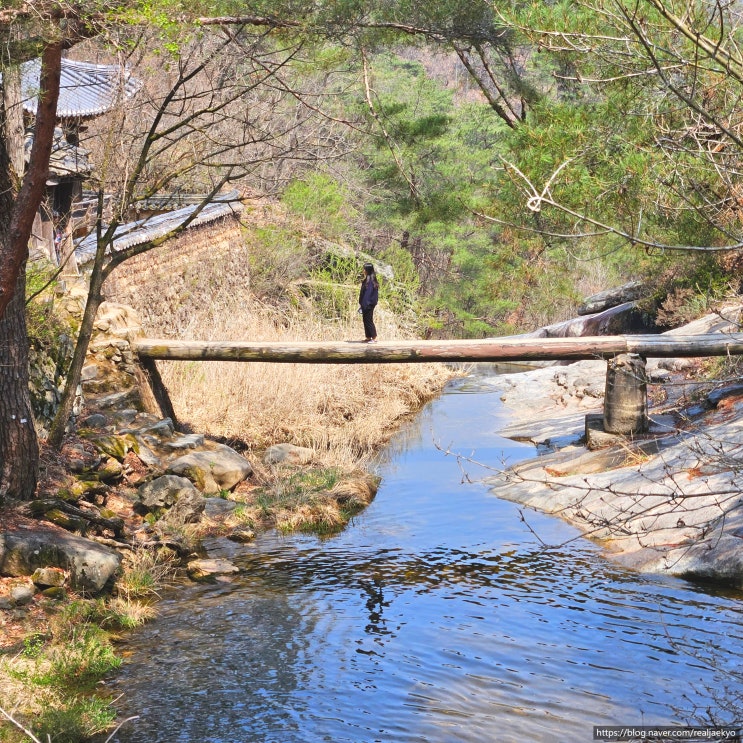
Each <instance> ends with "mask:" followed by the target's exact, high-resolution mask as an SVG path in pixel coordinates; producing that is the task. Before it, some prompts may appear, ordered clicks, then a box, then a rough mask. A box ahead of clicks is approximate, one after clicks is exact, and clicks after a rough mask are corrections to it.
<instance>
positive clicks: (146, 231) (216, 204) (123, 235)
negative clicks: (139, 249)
mask: <svg viewBox="0 0 743 743" xmlns="http://www.w3.org/2000/svg"><path fill="white" fill-rule="evenodd" d="M190 198H191V199H196V198H198V200H199V201H198V203H195V204H192V205H190V206H186V207H183V208H181V209H176V210H175V211H170V212H166V213H164V214H157V215H155V216H149V217H145V218H144V219H138V220H136V221H134V222H129V223H128V224H122V225H121V226H120V227H118V229H117V230H116V232H115V234H114V239H113V245H112V246H111V249H112V250H113V251H118V250H125V249H126V248H130V247H133V246H135V245H143V244H144V243H147V242H150V241H151V240H156V239H158V238H160V237H163V236H165V235H167V234H168V233H171V232H173V231H174V230H176V229H177V228H178V227H180V226H181V225H183V224H184V223H186V222H187V221H188V226H189V227H199V226H201V225H204V224H209V223H210V222H214V221H216V220H218V219H221V218H222V217H228V216H230V215H233V214H238V213H239V212H240V211H242V208H243V206H242V202H241V201H240V195H239V193H238V192H237V191H230V192H229V193H225V194H220V195H218V196H216V197H214V199H213V201H211V202H210V203H208V204H207V205H206V206H204V207H203V208H202V209H201V211H199V213H198V214H196V216H194V212H196V211H197V209H199V207H200V206H201V204H203V202H204V198H205V197H204V196H201V197H197V196H195V195H191V196H190ZM95 253H96V236H95V234H90V235H88V236H87V237H85V238H83V239H82V240H80V241H79V242H78V243H77V244H76V246H75V258H76V259H77V262H78V263H79V264H80V265H81V266H82V265H83V264H85V263H88V262H89V261H91V260H93V258H94V257H95Z"/></svg>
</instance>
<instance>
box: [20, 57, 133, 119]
mask: <svg viewBox="0 0 743 743" xmlns="http://www.w3.org/2000/svg"><path fill="white" fill-rule="evenodd" d="M40 74H41V60H39V59H32V60H30V61H29V62H24V64H23V67H22V70H21V81H22V94H23V99H24V100H23V108H24V109H25V110H26V111H28V113H31V114H35V113H36V107H37V104H38V90H39V76H40ZM141 87H142V83H141V81H139V80H137V78H134V77H132V76H131V75H130V74H129V72H128V71H127V70H126V69H125V68H122V67H119V66H118V65H99V64H92V63H90V62H76V61H75V60H72V59H63V60H62V77H61V80H60V86H59V101H58V103H57V118H58V119H86V118H92V117H94V116H100V115H101V114H104V113H106V112H107V111H110V110H111V109H112V108H114V107H115V106H117V105H118V104H120V103H122V102H123V101H126V100H128V99H130V98H131V97H132V96H134V95H135V94H136V93H137V91H138V90H139V89H140V88H141Z"/></svg>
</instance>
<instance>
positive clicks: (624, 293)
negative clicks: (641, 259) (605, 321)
mask: <svg viewBox="0 0 743 743" xmlns="http://www.w3.org/2000/svg"><path fill="white" fill-rule="evenodd" d="M647 294H648V288H647V287H646V286H645V284H643V283H642V282H641V281H630V282H629V283H628V284H624V285H623V286H617V287H614V288H612V289H606V290H605V291H602V292H599V293H598V294H594V295H593V296H590V297H587V298H586V299H585V300H583V304H582V305H581V306H580V307H579V308H578V314H579V315H593V314H594V313H596V312H603V311H604V310H608V309H610V308H612V307H616V306H617V305H620V304H624V303H625V302H635V301H637V300H638V299H641V298H642V297H645V296H647Z"/></svg>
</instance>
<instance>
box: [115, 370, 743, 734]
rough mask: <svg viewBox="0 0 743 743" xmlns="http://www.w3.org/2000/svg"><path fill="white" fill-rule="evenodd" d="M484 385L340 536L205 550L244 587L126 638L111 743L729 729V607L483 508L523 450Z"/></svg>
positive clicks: (482, 380)
mask: <svg viewBox="0 0 743 743" xmlns="http://www.w3.org/2000/svg"><path fill="white" fill-rule="evenodd" d="M490 373H492V372H489V371H488V367H483V369H481V370H479V371H478V370H476V371H474V372H473V374H471V375H470V376H469V377H467V378H464V379H459V380H456V381H454V382H453V383H451V384H450V385H449V386H448V387H447V389H446V390H445V392H444V394H443V395H441V396H440V397H439V398H438V399H437V400H435V401H434V402H432V403H430V404H429V405H428V406H427V407H426V408H425V409H424V410H423V411H422V412H421V414H420V415H419V416H418V417H417V418H416V419H415V420H414V421H412V422H411V423H410V424H409V425H407V426H406V427H405V428H404V430H402V431H401V432H400V433H399V434H398V435H397V436H396V437H395V439H394V440H393V441H392V442H391V444H390V445H389V446H388V447H387V449H386V451H385V452H384V455H383V458H382V459H381V460H380V462H379V463H378V466H377V470H378V474H380V475H381V476H382V484H381V487H380V489H379V492H378V494H377V497H376V499H375V500H374V502H373V503H372V504H371V506H370V507H369V508H368V509H367V510H366V511H365V512H364V513H362V514H361V515H360V516H358V517H356V518H355V519H354V520H353V522H352V523H351V524H350V525H349V526H348V528H346V529H345V530H344V531H343V532H342V533H341V534H339V535H336V536H333V537H329V538H323V539H321V538H318V537H313V536H301V535H300V536H290V537H281V536H277V535H274V534H264V535H260V536H259V537H258V538H257V539H256V540H255V541H254V542H253V543H251V544H249V545H236V544H232V543H230V542H227V541H226V540H220V541H219V542H215V543H214V544H213V545H212V550H213V551H212V553H211V554H212V556H220V557H227V558H228V559H230V560H231V561H232V562H234V563H235V564H236V565H238V566H239V567H240V568H241V573H240V575H239V576H238V577H237V578H236V579H234V580H232V582H229V583H217V584H205V585H189V586H186V587H184V586H180V587H178V588H176V589H172V590H169V591H167V592H166V593H164V595H163V600H162V601H161V602H160V603H159V604H158V609H159V617H158V619H157V620H155V621H154V622H152V623H150V624H149V625H146V626H145V627H143V628H142V629H140V630H138V631H136V632H133V633H131V634H130V635H129V636H128V637H127V638H126V640H125V642H124V646H123V652H124V654H125V656H126V662H125V664H124V666H123V667H122V670H121V671H120V673H119V674H118V676H117V678H116V679H115V680H114V681H113V682H112V683H111V693H112V694H113V695H114V696H118V695H121V696H120V698H119V699H118V701H117V702H116V706H117V708H118V710H119V713H120V716H121V717H122V718H123V717H126V716H129V715H138V716H139V718H138V719H137V720H133V721H131V722H128V723H127V724H126V725H124V726H123V727H122V729H121V730H120V732H119V733H117V735H116V737H115V739H114V740H115V741H118V742H119V743H143V742H146V743H166V742H167V743H176V742H180V741H182V742H184V743H186V742H187V743H228V742H229V743H269V742H271V743H316V742H319V741H332V742H333V743H342V742H348V743H366V742H371V741H381V742H383V743H395V742H398V741H399V742H404V743H412V742H413V741H416V742H417V741H420V742H423V741H429V742H433V743H448V742H450V741H451V742H452V743H454V742H460V741H462V742H467V743H474V742H475V741H478V742H482V743H486V742H487V743H492V742H493V741H498V742H500V741H503V742H505V743H510V742H511V741H514V742H515V741H546V742H547V741H548V742H549V743H555V742H558V743H559V742H562V741H565V743H574V742H576V741H591V740H593V726H595V725H627V726H638V725H669V724H673V723H676V724H707V723H708V719H707V718H706V717H705V710H707V709H708V708H709V709H710V710H711V712H712V714H713V715H714V716H716V720H717V721H718V722H719V723H720V724H721V723H723V722H724V723H731V722H732V721H733V720H734V717H732V718H731V715H732V714H733V713H732V712H730V711H729V710H730V709H731V699H732V698H735V697H736V696H737V702H738V712H740V707H741V689H740V683H739V682H738V686H737V687H736V686H735V683H736V682H735V681H734V680H733V679H731V678H730V671H738V672H739V671H740V668H741V667H743V596H742V595H741V594H740V593H736V592H733V591H727V592H726V591H723V590H719V589H715V588H713V587H709V586H698V585H695V584H692V583H688V582H686V581H683V580H678V579H671V578H665V577H659V576H654V575H640V574H636V573H633V572H631V571H629V570H625V569H623V568H621V567H619V566H617V565H615V564H613V563H611V562H609V561H607V560H606V559H605V558H604V557H603V556H602V553H601V551H600V549H599V548H598V547H596V546H595V545H593V544H592V543H590V542H588V541H586V540H584V539H582V538H576V536H577V532H576V530H575V529H573V528H572V527H570V526H568V525H566V524H564V523H562V522H561V521H559V520H558V519H555V518H552V517H548V516H544V515H541V514H538V513H535V512H528V513H524V514H523V516H524V519H525V520H522V518H521V513H520V511H519V508H518V507H517V506H516V505H514V504H512V503H509V502H505V501H502V500H499V499H497V498H495V497H494V496H492V495H491V494H490V493H489V492H488V488H487V486H486V484H484V483H483V482H482V481H481V479H482V478H483V477H485V476H487V474H488V467H496V468H497V467H500V466H502V464H503V463H504V462H509V463H513V462H516V461H518V460H519V459H524V458H526V457H530V456H533V455H534V448H533V447H532V446H527V445H523V444H517V443H514V442H512V441H508V440H506V439H503V438H500V437H498V436H497V435H495V434H494V433H492V432H493V431H494V430H497V429H498V428H499V427H500V426H501V425H503V424H504V423H505V422H506V421H507V420H508V412H507V411H506V410H504V408H503V407H502V404H501V402H500V400H499V395H498V393H497V392H496V391H495V390H494V388H493V386H492V385H491V384H489V379H490V377H489V376H488V374H490ZM449 449H451V451H452V452H453V451H456V452H457V453H459V454H461V455H463V456H465V457H466V460H465V461H462V460H461V459H458V458H457V457H456V456H454V455H453V454H450V453H447V450H449ZM470 460H474V461H470ZM475 461H476V462H477V463H475ZM545 545H547V546H545ZM738 678H739V677H738ZM739 722H740V721H739Z"/></svg>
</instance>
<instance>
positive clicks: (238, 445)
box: [0, 304, 457, 742]
mask: <svg viewBox="0 0 743 743" xmlns="http://www.w3.org/2000/svg"><path fill="white" fill-rule="evenodd" d="M140 332H141V328H140V327H139V323H138V321H137V318H136V316H134V315H133V313H131V311H130V310H129V309H128V308H126V307H122V306H120V305H111V304H106V305H104V306H103V307H102V308H101V313H99V317H98V319H97V323H96V335H95V337H94V339H93V341H92V343H91V347H90V353H89V357H88V360H87V364H86V367H85V369H84V373H83V384H82V387H83V391H84V393H85V405H84V407H83V408H80V409H79V410H78V413H77V414H78V425H77V427H76V430H75V431H74V432H72V433H71V434H70V435H69V436H68V437H67V439H66V441H65V444H64V446H63V448H62V451H61V452H55V451H53V450H50V449H48V448H47V447H45V446H44V445H43V442H42V451H43V454H42V465H41V473H40V482H39V487H38V492H37V497H36V499H35V500H34V501H33V502H31V503H7V504H6V507H5V508H4V509H3V510H2V512H0V628H1V630H2V632H1V634H0V699H2V703H0V710H5V711H6V712H8V713H10V714H12V715H13V716H14V717H16V718H17V719H19V720H21V721H23V722H24V723H25V724H26V725H27V726H28V727H30V728H31V729H32V731H33V732H34V734H35V735H37V736H40V737H42V738H44V737H45V736H46V735H47V734H49V735H51V736H52V739H55V736H57V735H60V734H62V733H63V732H64V734H65V735H67V737H66V738H65V740H66V741H70V742H71V741H75V740H79V741H83V740H87V739H88V737H89V736H90V735H93V734H95V733H96V732H98V731H101V730H104V729H106V728H107V727H108V726H109V725H110V724H111V721H112V719H113V715H112V711H111V709H110V708H109V705H108V702H107V701H104V700H100V699H98V698H97V697H96V696H95V695H92V694H91V692H92V691H93V689H94V688H95V687H96V684H97V683H98V682H99V681H101V680H102V679H103V678H104V677H105V676H106V674H107V673H109V672H110V671H111V670H113V669H115V668H116V667H117V665H118V663H120V659H118V658H117V656H116V653H115V652H114V650H113V645H112V640H115V636H116V633H118V632H121V631H126V630H128V629H130V628H132V627H134V626H137V625H139V624H141V623H142V622H145V621H147V620H149V619H151V618H152V617H153V616H154V615H155V614H156V612H157V607H156V605H157V598H158V593H159V590H160V588H161V586H162V585H163V584H164V583H167V582H168V581H169V580H172V578H173V577H174V576H175V575H177V574H178V573H181V574H185V573H186V572H187V573H188V575H189V576H191V577H192V578H193V579H195V580H223V579H225V576H226V575H228V574H229V573H230V572H231V571H232V570H233V567H232V566H230V565H226V564H220V563H217V562H215V561H208V560H204V559H203V557H204V555H203V553H202V551H201V548H200V545H201V541H202V540H203V539H204V538H206V537H209V536H213V535H217V534H218V535H220V536H226V537H229V538H231V539H233V540H234V541H236V542H248V541H251V540H252V539H253V538H254V536H255V534H256V532H259V531H261V530H269V529H276V530H278V531H279V532H283V533H289V532H294V531H311V532H315V533H321V534H327V533H332V532H334V531H338V530H340V529H342V528H343V526H344V525H345V524H346V523H347V522H348V520H349V519H350V518H351V517H352V516H353V515H354V514H355V513H358V512H359V510H361V509H363V508H365V507H366V506H367V505H368V504H369V502H371V500H372V499H373V498H374V495H375V493H376V488H377V485H378V481H377V479H376V478H374V477H372V476H370V475H368V474H367V472H366V471H365V469H366V468H365V463H367V462H368V461H369V458H370V457H371V456H373V453H374V451H378V450H379V448H380V447H382V446H383V445H384V444H385V443H386V441H387V440H388V439H389V437H390V436H391V435H392V434H393V433H394V431H395V430H397V428H398V427H399V426H400V425H401V424H402V423H403V422H404V421H406V420H408V419H409V417H410V416H411V415H413V414H414V413H415V412H416V411H417V410H419V409H420V407H422V405H424V404H425V403H426V402H427V401H428V400H429V399H431V398H432V397H435V396H436V395H437V394H438V393H439V392H440V391H441V389H442V388H443V387H444V385H445V384H446V382H447V381H448V380H449V379H450V378H452V376H456V374H457V372H455V371H454V370H452V369H450V368H447V367H444V366H443V365H432V366H429V365H426V366H425V367H422V366H419V365H418V366H401V365H398V366H388V367H385V368H384V369H377V368H374V369H371V370H369V369H366V371H365V370H364V368H361V367H355V368H354V370H353V372H352V374H350V375H349V373H344V372H343V371H342V370H337V373H336V375H335V377H328V374H329V373H332V370H323V373H324V374H325V379H324V381H323V384H319V383H318V380H319V379H320V377H319V376H318V375H317V374H312V373H310V374H308V375H304V376H303V375H302V374H299V373H298V370H297V369H296V367H294V366H292V365H289V366H287V365H284V366H283V367H282V368H281V369H277V368H276V367H275V366H274V367H269V366H268V365H261V367H262V368H261V369H258V370H256V369H253V370H252V372H251V373H252V374H253V375H254V376H255V375H256V374H257V375H258V376H262V377H264V378H265V380H266V381H265V392H264V394H262V395H256V394H255V388H253V393H251V392H250V391H249V390H246V389H245V388H244V387H240V388H239V389H235V388H234V387H233V388H232V395H233V397H232V399H233V400H234V401H235V407H238V406H239V409H240V415H241V416H243V417H247V418H250V416H251V411H254V412H255V415H254V416H253V417H255V418H256V419H260V420H261V421H267V422H268V424H270V425H263V426H261V427H260V428H255V427H254V428H252V429H250V430H249V431H246V434H247V435H246V436H245V437H244V438H239V437H237V436H235V435H234V433H232V435H230V433H229V431H228V430H223V431H215V430H210V431H209V433H208V434H206V435H205V434H204V433H199V432H198V430H199V429H197V428H195V425H196V423H197V422H198V420H199V419H198V417H197V416H193V415H191V413H193V412H194V411H191V410H189V408H188V407H185V406H180V405H179V407H178V408H177V409H178V410H186V411H188V415H184V416H182V418H186V419H187V421H184V422H182V423H181V425H176V424H175V423H174V421H173V420H172V419H170V418H167V417H163V415H162V413H160V414H158V412H159V411H158V410H157V405H156V404H155V403H154V400H153V399H152V396H151V391H150V390H149V388H148V386H147V385H146V384H143V380H142V376H141V370H139V369H138V368H137V364H136V360H135V359H134V358H133V355H132V353H131V348H130V343H129V340H130V338H131V337H132V336H133V335H136V334H138V333H140ZM190 371H191V372H194V371H195V370H194V369H193V367H192V368H191V370H190ZM195 376H196V378H195V379H194V380H192V383H191V384H190V385H189V386H188V389H189V390H190V391H191V392H192V393H193V394H196V395H197V397H198V400H199V402H200V405H201V406H202V409H204V410H209V413H210V414H214V412H215V411H216V413H217V415H216V420H218V421H221V422H224V418H225V416H224V415H220V413H219V411H220V410H223V407H222V406H224V405H225V404H226V400H227V397H226V396H225V395H226V390H229V389H230V386H231V384H230V383H231V382H234V377H229V376H227V375H222V374H221V373H220V372H219V371H216V372H215V373H214V376H212V377H211V379H210V380H207V378H206V377H205V376H200V372H198V373H197V374H196V375H195ZM205 386H206V387H208V388H209V390H210V394H209V395H206V394H205V393H204V389H205ZM194 391H196V392H194ZM212 393H214V398H212ZM243 395H244V396H243ZM271 396H275V398H276V405H274V406H273V407H270V406H269V404H268V402H269V401H270V399H271ZM209 399H212V403H211V405H210V404H208V403H209ZM179 402H182V401H179ZM282 406H284V407H282ZM287 410H291V411H292V416H291V417H290V416H289V415H288V413H286V411H287ZM148 411H149V412H148ZM282 411H283V412H282ZM271 418H273V421H271V420H270V419H271ZM295 426H296V427H297V431H296V432H295V431H294V427H295ZM209 434H211V435H209ZM111 633H114V634H113V635H112V634H111ZM1 717H2V715H1V714H0V718H1ZM70 731H72V732H70ZM28 739H29V738H28V736H27V734H25V733H23V732H21V731H20V730H19V729H16V728H15V727H14V726H13V725H12V724H11V723H10V722H9V721H3V720H2V719H0V740H2V741H4V742H5V741H13V742H15V741H22V740H28Z"/></svg>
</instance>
